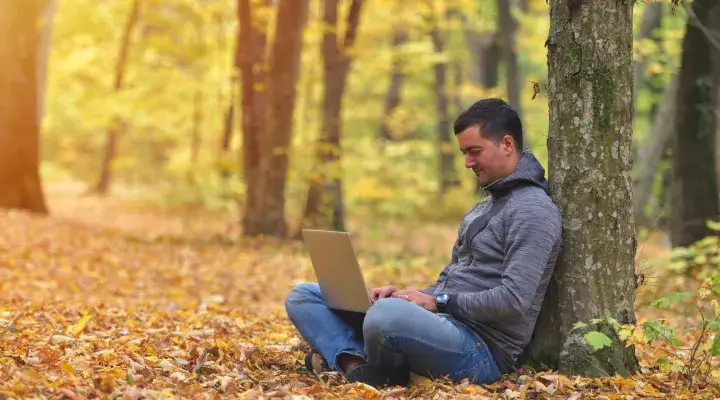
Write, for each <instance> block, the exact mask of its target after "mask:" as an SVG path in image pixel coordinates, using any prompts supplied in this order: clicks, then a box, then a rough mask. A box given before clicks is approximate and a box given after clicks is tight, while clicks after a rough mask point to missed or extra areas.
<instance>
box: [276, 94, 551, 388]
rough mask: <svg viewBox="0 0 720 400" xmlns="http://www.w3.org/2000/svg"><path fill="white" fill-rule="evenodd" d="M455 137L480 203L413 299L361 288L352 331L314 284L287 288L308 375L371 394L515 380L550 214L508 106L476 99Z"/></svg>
mask: <svg viewBox="0 0 720 400" xmlns="http://www.w3.org/2000/svg"><path fill="white" fill-rule="evenodd" d="M454 130H455V135H456V137H457V140H458V144H459V147H460V151H461V152H462V154H463V155H464V157H465V167H466V168H469V169H472V170H473V172H474V173H475V175H476V176H477V179H478V182H479V184H480V185H482V187H483V189H484V190H486V191H487V192H488V193H489V194H490V195H489V196H487V197H486V198H485V199H483V200H481V201H480V202H478V203H477V204H476V205H475V206H474V207H473V208H472V209H471V210H470V211H469V212H468V213H467V214H466V215H465V217H464V218H463V220H462V222H461V224H460V228H459V230H458V238H457V240H456V241H455V244H454V245H453V248H452V257H451V261H450V263H449V264H448V265H447V266H446V267H445V268H444V269H443V270H442V272H441V273H440V276H439V277H438V279H437V281H436V282H435V283H434V284H432V285H431V286H430V287H428V288H426V289H424V290H421V291H417V290H410V289H406V290H398V289H397V288H395V287H394V286H385V287H381V288H376V289H372V290H371V291H370V293H369V296H370V300H371V302H372V306H371V307H370V309H369V310H368V312H367V314H366V315H365V317H364V320H363V321H360V322H358V321H352V320H351V319H348V318H346V317H345V316H344V315H342V314H339V313H338V312H336V311H333V310H330V309H329V308H328V306H327V305H326V304H325V302H324V300H323V297H322V293H321V292H320V289H319V287H318V285H317V284H315V283H302V284H299V285H297V286H296V287H294V288H293V289H292V291H291V292H290V294H289V295H288V297H287V299H286V302H285V307H286V310H287V313H288V316H289V318H290V320H291V321H292V323H293V324H294V325H295V326H296V327H297V329H298V331H299V332H300V334H301V335H302V336H303V338H305V339H306V340H307V341H308V343H309V344H310V346H311V347H312V348H313V349H314V350H313V351H311V352H309V353H308V354H307V356H306V365H307V367H308V368H309V369H314V370H316V371H317V370H318V369H319V368H320V367H321V363H319V362H318V361H322V363H323V364H325V365H326V367H327V368H329V369H332V370H337V371H340V372H341V373H343V374H344V375H345V377H346V378H347V379H348V380H349V381H351V382H355V381H361V382H365V383H367V384H370V385H373V386H381V385H385V384H389V385H404V384H406V383H407V382H408V379H409V371H412V372H414V373H416V374H419V375H424V376H428V377H431V378H432V377H440V376H447V377H449V378H451V379H453V380H455V381H460V380H462V379H464V378H468V379H469V381H470V382H471V383H478V384H481V383H490V382H494V381H497V380H498V379H500V377H501V376H502V374H504V373H509V372H514V371H515V362H516V360H517V357H518V356H519V355H520V354H521V353H522V351H523V349H524V347H525V346H526V345H527V344H528V342H529V341H530V338H531V336H532V332H533V329H534V327H535V322H536V319H537V316H538V314H539V312H540V307H541V305H542V302H543V298H544V296H545V291H546V289H547V285H548V282H549V280H550V276H551V275H552V272H553V269H554V266H555V262H556V260H557V257H558V253H559V252H560V248H561V244H562V221H561V215H560V211H559V209H558V208H557V207H556V206H555V204H554V203H553V202H552V200H551V199H550V197H549V195H548V192H547V190H548V189H547V181H546V180H545V176H544V175H545V170H544V169H543V167H542V166H541V165H540V163H539V162H538V161H537V160H536V159H535V157H534V156H533V154H532V153H531V152H529V151H523V150H522V148H523V142H522V141H523V139H522V135H523V132H522V124H521V122H520V119H519V117H518V115H517V113H516V112H515V110H513V108H512V107H511V106H510V105H508V104H507V103H505V102H504V101H502V100H500V99H484V100H481V101H478V102H477V103H475V104H473V105H472V106H471V107H470V108H468V109H467V110H465V111H464V112H463V113H462V114H460V116H459V117H458V118H457V120H456V121H455V125H454Z"/></svg>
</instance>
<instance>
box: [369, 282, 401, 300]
mask: <svg viewBox="0 0 720 400" xmlns="http://www.w3.org/2000/svg"><path fill="white" fill-rule="evenodd" d="M397 291H398V289H397V288H396V287H395V286H393V285H387V286H383V287H379V288H375V289H372V290H370V292H368V297H369V298H370V303H371V304H372V303H375V301H376V300H378V299H384V298H386V297H390V296H391V295H392V294H393V293H395V292H397Z"/></svg>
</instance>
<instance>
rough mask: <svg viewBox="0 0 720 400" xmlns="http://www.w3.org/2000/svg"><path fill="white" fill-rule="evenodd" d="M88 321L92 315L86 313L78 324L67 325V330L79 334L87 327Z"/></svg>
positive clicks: (72, 333)
mask: <svg viewBox="0 0 720 400" xmlns="http://www.w3.org/2000/svg"><path fill="white" fill-rule="evenodd" d="M88 321H90V315H89V314H84V315H83V316H82V318H80V320H79V321H78V322H77V323H76V324H73V325H70V326H68V327H67V332H68V333H69V334H71V335H77V334H78V333H80V332H82V330H83V329H85V324H87V323H88Z"/></svg>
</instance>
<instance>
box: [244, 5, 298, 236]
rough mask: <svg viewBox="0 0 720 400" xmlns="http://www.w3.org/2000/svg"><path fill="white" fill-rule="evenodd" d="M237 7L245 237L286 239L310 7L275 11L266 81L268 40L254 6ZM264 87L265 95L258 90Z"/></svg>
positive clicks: (279, 7) (284, 6)
mask: <svg viewBox="0 0 720 400" xmlns="http://www.w3.org/2000/svg"><path fill="white" fill-rule="evenodd" d="M238 1H239V4H238V17H239V20H240V33H239V37H240V40H241V43H242V44H243V47H245V46H247V49H246V50H244V54H243V56H242V63H241V64H242V68H241V70H242V93H243V100H242V107H243V161H244V167H245V168H244V172H245V184H246V188H247V190H246V204H245V210H244V214H243V218H242V226H243V233H244V234H245V235H248V236H257V235H271V236H277V237H284V236H285V235H286V229H287V228H286V224H285V179H286V176H287V170H288V161H289V158H288V153H289V150H290V138H291V135H292V131H293V129H292V126H293V112H294V108H295V97H296V93H297V82H298V77H299V74H300V52H301V50H302V44H303V40H302V36H303V35H302V33H303V29H304V27H305V22H306V21H307V15H308V6H309V1H308V0H280V1H279V4H278V5H277V6H276V7H277V22H276V28H275V33H274V35H273V36H274V38H273V43H272V49H271V52H270V55H269V57H270V58H269V59H268V60H267V63H266V64H267V66H268V69H269V71H268V73H267V77H265V76H264V73H263V72H262V70H264V69H265V68H263V63H264V58H263V53H264V49H265V41H266V38H265V35H264V34H262V33H261V32H259V31H258V30H257V26H256V25H254V24H252V23H251V22H252V18H253V17H252V15H251V8H250V4H249V3H250V2H249V0H238ZM243 21H245V22H243ZM253 66H258V67H259V68H253ZM261 84H262V85H263V87H264V89H263V91H262V92H261V91H259V90H258V89H257V88H258V87H259V86H258V85H261ZM261 94H264V95H261Z"/></svg>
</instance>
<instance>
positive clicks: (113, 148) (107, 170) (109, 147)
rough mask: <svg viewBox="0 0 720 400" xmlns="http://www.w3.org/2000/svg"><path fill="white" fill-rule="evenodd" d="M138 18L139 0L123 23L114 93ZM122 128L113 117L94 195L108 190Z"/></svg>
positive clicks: (122, 80) (120, 85)
mask: <svg viewBox="0 0 720 400" xmlns="http://www.w3.org/2000/svg"><path fill="white" fill-rule="evenodd" d="M139 16H140V0H133V3H132V6H131V8H130V14H128V18H127V20H126V21H125V29H124V30H123V36H122V40H121V41H120V52H119V54H118V59H117V63H116V64H115V77H114V82H113V90H114V91H115V93H117V92H120V91H121V90H122V88H123V86H124V84H125V70H126V69H127V59H128V54H129V52H130V37H131V36H132V33H133V30H134V28H135V25H137V22H138V18H139ZM124 127H125V122H124V121H122V120H121V117H119V116H115V117H113V118H112V120H111V121H110V126H109V127H108V131H107V139H106V141H105V152H104V153H103V159H102V164H100V178H99V179H98V182H97V184H95V188H94V189H93V192H94V193H96V194H99V195H103V196H104V195H106V194H107V193H108V191H109V189H110V181H111V179H112V162H113V160H114V159H115V156H116V154H117V146H118V140H119V138H120V134H121V133H122V131H123V130H124Z"/></svg>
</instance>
